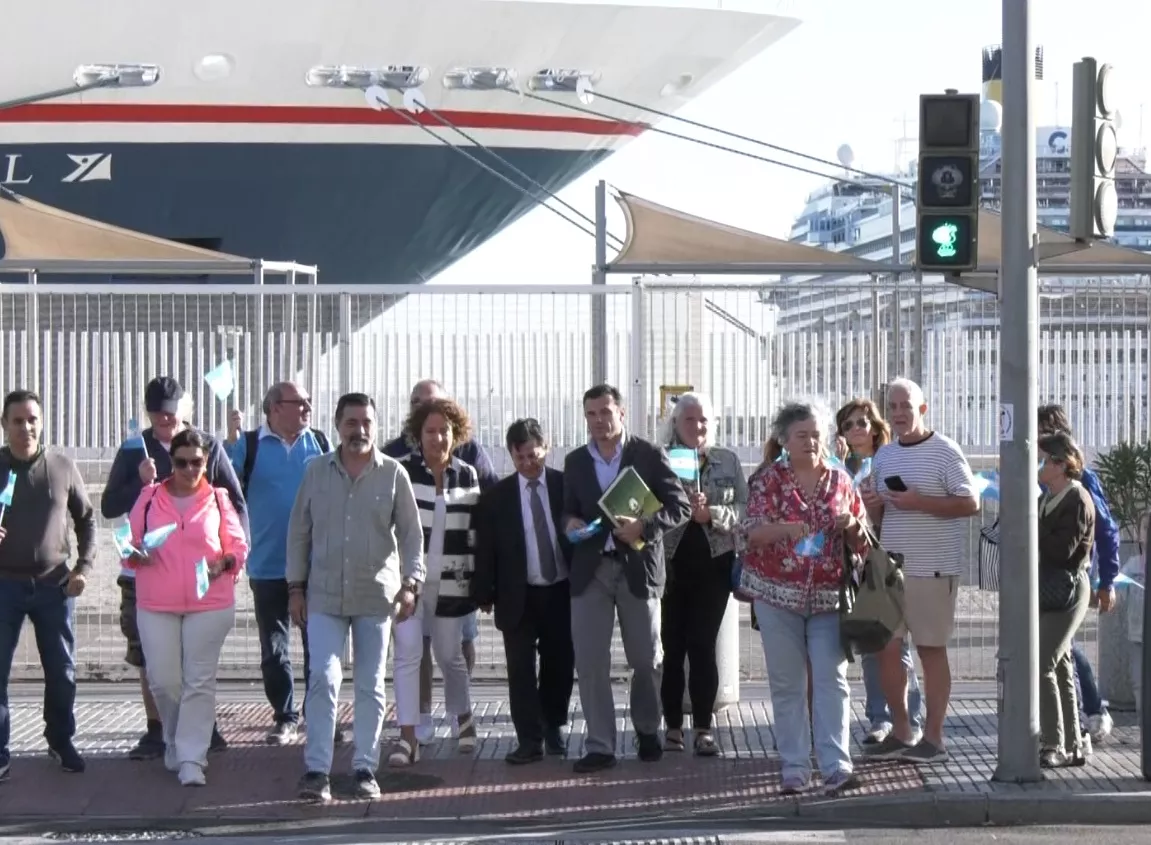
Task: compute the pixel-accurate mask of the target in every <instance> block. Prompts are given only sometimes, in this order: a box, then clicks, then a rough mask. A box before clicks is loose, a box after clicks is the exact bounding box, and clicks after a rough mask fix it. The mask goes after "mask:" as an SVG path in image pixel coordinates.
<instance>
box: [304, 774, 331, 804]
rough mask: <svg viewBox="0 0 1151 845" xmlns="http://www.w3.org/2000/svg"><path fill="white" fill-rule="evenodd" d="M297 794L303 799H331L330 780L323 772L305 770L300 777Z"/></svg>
mask: <svg viewBox="0 0 1151 845" xmlns="http://www.w3.org/2000/svg"><path fill="white" fill-rule="evenodd" d="M299 795H300V797H301V798H303V799H304V800H305V801H331V800H332V782H331V780H330V779H329V778H328V776H327V775H326V774H324V773H323V772H307V773H305V775H304V776H303V777H302V778H300V791H299Z"/></svg>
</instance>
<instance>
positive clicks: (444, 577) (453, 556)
mask: <svg viewBox="0 0 1151 845" xmlns="http://www.w3.org/2000/svg"><path fill="white" fill-rule="evenodd" d="M400 464H401V466H403V468H404V469H405V470H407V473H408V477H409V478H410V479H411V480H412V490H413V492H415V494H416V504H417V505H418V506H419V510H420V525H421V526H422V528H423V531H424V554H427V552H428V547H429V544H430V542H431V539H432V526H433V524H434V523H435V518H436V479H435V477H434V476H433V475H432V471H431V470H430V469H428V466H427V464H425V463H424V458H423V455H422V454H421V453H420V452H419V450H416V451H414V452H412V453H411V454H410V455H408V456H407V457H405V458H404V459H403V460H401V461H400ZM443 497H444V502H445V504H446V505H447V518H446V521H445V523H444V550H443V555H442V557H441V561H442V568H441V570H440V588H439V598H438V599H437V601H436V616H448V617H459V616H467V615H468V614H469V613H471V612H472V611H473V610H475V609H476V606H475V603H474V602H472V600H471V597H470V595H469V592H468V591H469V587H470V586H471V580H472V573H473V572H474V571H475V530H474V529H473V528H472V513H473V511H475V508H476V504H477V503H478V502H479V500H480V483H479V475H478V473H477V472H476V469H475V467H473V466H472V465H471V464H467V463H464V462H463V461H461V460H460V459H459V458H456V457H453V458H452V461H451V463H450V464H448V466H447V468H446V469H445V470H444V491H443Z"/></svg>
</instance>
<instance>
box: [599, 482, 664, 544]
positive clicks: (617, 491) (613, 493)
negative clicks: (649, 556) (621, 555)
mask: <svg viewBox="0 0 1151 845" xmlns="http://www.w3.org/2000/svg"><path fill="white" fill-rule="evenodd" d="M599 506H600V509H601V510H602V511H603V512H604V513H605V514H607V518H608V519H609V520H611V523H612V525H614V526H615V527H616V528H618V527H619V524H620V523H619V518H620V517H621V516H626V517H631V518H632V519H643V518H644V517H645V516H651V515H652V514H654V513H658V512H659V511H660V510H662V509H663V503H662V502H660V500H659V499H657V498H656V497H655V493H653V492H651V488H650V487H648V486H647V484H645V483H644V480H643V479H642V478H640V477H639V473H638V472H636V471H635V469H634V468H633V467H624V468H623V469H621V470H620V472H619V475H617V476H616V478H615V481H613V482H612V483H611V486H610V487H608V488H607V491H606V492H605V493H604V494H603V497H602V498H601V499H600V500H599ZM643 547H644V542H643V540H636V541H635V543H633V544H632V548H633V549H635V550H636V551H637V552H638V551H639V550H640V549H642V548H643Z"/></svg>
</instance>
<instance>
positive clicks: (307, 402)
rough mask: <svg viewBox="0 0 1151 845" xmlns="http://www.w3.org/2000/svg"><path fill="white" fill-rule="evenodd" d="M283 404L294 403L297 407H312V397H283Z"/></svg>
mask: <svg viewBox="0 0 1151 845" xmlns="http://www.w3.org/2000/svg"><path fill="white" fill-rule="evenodd" d="M280 404H281V405H294V406H295V407H297V408H310V407H312V400H311V399H281V400H280Z"/></svg>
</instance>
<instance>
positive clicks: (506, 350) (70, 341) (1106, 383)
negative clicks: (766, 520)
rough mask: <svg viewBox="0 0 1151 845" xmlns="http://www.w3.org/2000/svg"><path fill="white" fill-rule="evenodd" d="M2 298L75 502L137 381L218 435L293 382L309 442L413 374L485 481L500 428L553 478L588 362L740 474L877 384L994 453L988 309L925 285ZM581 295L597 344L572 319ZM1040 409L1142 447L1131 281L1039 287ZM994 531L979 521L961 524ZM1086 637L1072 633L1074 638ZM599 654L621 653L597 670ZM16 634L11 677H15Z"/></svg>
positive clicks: (100, 664) (1142, 332)
mask: <svg viewBox="0 0 1151 845" xmlns="http://www.w3.org/2000/svg"><path fill="white" fill-rule="evenodd" d="M155 290H156V288H155V287H154V286H144V285H121V286H116V287H114V288H113V287H104V288H91V287H88V288H81V287H78V286H64V285H56V286H52V285H43V284H40V285H34V286H18V285H6V286H4V287H3V288H0V378H2V379H3V383H4V389H5V390H8V389H12V388H14V387H17V386H35V387H37V388H38V389H39V390H40V391H41V393H42V395H43V396H44V404H45V420H46V434H45V437H46V440H47V442H48V443H50V444H52V445H53V446H57V447H61V448H63V449H65V450H66V451H67V452H68V453H69V454H71V455H73V456H74V457H75V458H76V459H77V460H78V462H79V464H80V466H81V469H82V471H83V473H84V477H85V479H86V481H87V483H88V485H89V490H90V493H91V495H92V497H93V500H94V501H97V502H98V501H99V497H100V493H101V491H102V489H103V484H104V480H105V477H106V474H107V472H108V469H109V467H110V465H111V461H112V458H113V456H114V454H115V452H116V449H117V448H118V446H119V445H120V443H121V442H122V441H123V439H124V436H125V432H126V429H127V425H128V420H129V419H132V418H138V417H140V416H141V415H142V413H143V409H142V407H141V403H142V396H143V389H144V385H145V384H146V383H147V381H148V380H149V379H150V378H152V377H153V376H155V375H159V374H169V375H174V376H175V377H176V378H178V379H179V380H180V382H181V383H182V384H183V385H184V386H185V387H186V389H188V390H190V391H191V392H192V394H193V395H194V397H195V399H196V402H197V411H196V414H195V421H196V423H197V424H198V425H200V426H201V427H202V428H204V429H206V430H208V431H210V432H222V431H223V430H224V427H225V420H226V416H227V412H228V410H229V409H230V408H232V407H239V408H241V409H242V410H244V411H245V414H246V418H247V421H248V423H249V424H250V425H255V424H256V423H257V422H258V420H257V415H258V407H259V402H260V399H261V397H262V394H263V391H264V389H265V388H266V386H267V385H268V384H270V383H271V382H273V381H276V380H279V379H284V378H295V379H298V380H301V381H302V382H303V383H304V384H306V385H307V386H308V387H309V389H310V390H311V393H312V396H313V399H314V406H315V411H314V424H315V425H316V426H318V427H320V428H324V429H330V428H331V416H332V411H333V409H334V406H335V401H336V398H337V397H338V396H339V395H340V394H341V393H344V392H346V391H348V390H352V389H354V390H364V391H366V392H368V393H370V394H372V395H373V396H374V397H375V399H376V402H377V404H378V411H379V418H380V428H381V436H385V435H389V434H391V433H393V432H397V431H398V430H399V427H400V425H401V422H402V419H403V417H404V416H405V414H406V412H407V408H408V396H409V392H410V389H411V385H412V384H413V383H414V382H415V381H417V380H419V379H421V378H428V377H434V378H436V379H438V380H439V381H440V382H442V383H443V384H444V385H445V386H446V387H447V389H448V390H449V391H450V392H451V393H452V394H453V395H454V396H455V397H456V398H457V399H458V400H459V401H460V402H461V403H462V404H463V405H464V407H466V408H467V409H468V411H469V412H470V414H471V415H472V417H473V423H474V428H475V434H476V437H477V438H478V439H479V441H480V442H481V443H482V444H483V445H484V446H485V447H487V449H488V451H489V453H490V454H491V456H492V458H493V460H494V462H495V464H496V467H497V469H498V470H500V471H502V472H508V471H511V464H510V461H509V460H508V458H507V455H506V452H505V450H504V449H503V447H502V442H503V432H504V430H505V428H506V426H507V424H508V423H509V422H510V421H511V420H513V419H515V418H517V417H521V416H526V415H530V416H535V417H537V418H539V419H540V420H542V421H543V422H544V424H545V426H546V427H547V429H548V431H549V433H550V436H551V438H552V441H553V443H554V446H553V451H552V453H551V456H550V461H551V463H553V464H554V465H556V466H559V465H561V464H562V461H563V456H564V455H565V454H566V452H567V451H568V450H570V449H571V448H573V447H576V446H578V445H580V444H582V443H583V442H584V441H585V439H586V435H585V430H584V422H583V416H582V408H581V401H580V397H581V395H582V393H583V391H584V390H585V389H586V388H587V387H588V386H589V385H590V384H591V383H592V382H593V375H594V374H593V372H592V357H593V356H592V350H593V349H596V348H598V349H602V350H605V351H606V355H605V356H604V357H605V361H606V364H605V366H606V377H607V380H608V381H610V382H612V383H614V384H616V385H618V386H619V387H620V389H621V390H622V391H623V392H624V394H625V396H626V404H627V408H626V414H627V424H628V425H629V427H630V428H631V429H632V430H634V431H637V432H640V433H643V434H646V435H649V436H657V435H658V427H659V421H660V417H661V410H662V409H661V408H660V401H661V390H660V388H661V386H668V387H671V386H675V387H682V386H691V387H693V388H695V389H697V390H703V391H706V392H707V393H709V394H710V395H711V396H712V398H713V400H714V402H715V405H716V408H717V409H718V412H719V414H720V416H721V419H720V420H719V434H718V440H719V442H721V443H723V444H725V445H728V446H730V447H732V448H735V449H736V450H737V451H739V453H740V454H741V455H742V457H743V460H744V462H745V463H746V464H747V465H748V467H749V469H750V468H751V467H753V466H754V465H755V464H756V463H757V462H758V460H759V456H760V454H761V452H762V448H763V444H764V441H765V440H766V438H767V433H768V427H769V423H770V419H771V415H772V412H773V410H774V409H775V408H776V407H778V405H779V404H780V403H781V402H782V401H784V400H786V399H788V398H794V397H799V396H809V397H817V398H819V399H821V400H822V401H824V402H825V403H826V404H827V405H828V406H830V407H831V408H835V407H836V406H837V405H838V404H840V403H842V402H843V401H845V400H846V399H848V398H851V397H854V396H870V397H875V398H879V397H881V396H882V392H883V389H884V385H885V384H886V383H887V382H888V381H890V380H891V379H892V378H894V377H895V376H897V375H911V376H912V377H915V378H917V379H918V380H919V381H920V382H921V383H922V385H923V387H924V390H925V392H926V395H927V401H928V406H929V412H928V413H929V420H930V423H931V425H932V426H933V427H935V428H937V429H939V430H941V431H943V432H946V433H948V434H949V435H951V436H953V437H954V438H955V439H956V440H958V441H959V442H960V443H961V444H962V446H963V447H964V449H965V450H966V452H967V454H968V456H969V457H970V459H971V461H972V464H973V466H974V467H975V468H976V469H981V468H990V467H993V466H994V464H995V462H996V460H997V452H998V435H997V432H998V423H997V419H998V417H997V415H998V396H997V390H998V350H999V331H1000V328H999V318H998V306H997V303H996V300H995V299H994V297H992V296H989V295H986V294H982V293H978V292H974V291H967V290H964V289H961V288H956V287H952V286H944V285H942V284H926V285H923V286H916V285H909V284H907V283H904V284H902V285H896V284H894V283H888V284H870V283H856V284H832V285H828V284H821V285H799V284H792V283H780V282H774V283H760V282H747V283H725V284H711V283H701V282H694V281H693V282H676V281H667V280H659V281H655V280H633V281H632V282H630V283H625V284H619V285H616V284H612V285H608V286H606V287H605V286H600V287H593V286H590V285H588V286H566V287H555V288H547V287H545V286H538V287H530V288H526V287H516V288H512V287H500V286H484V287H483V288H479V287H467V288H464V287H451V288H448V287H440V286H434V285H428V286H422V287H410V288H406V287H405V288H394V287H388V288H355V289H351V288H329V287H325V286H320V287H310V288H301V287H298V286H297V287H286V286H284V287H281V286H274V285H263V286H258V287H257V286H236V285H215V284H196V285H165V286H164V288H163V292H162V293H156V292H155ZM599 297H602V298H603V299H604V301H605V306H606V311H607V320H606V331H605V332H604V333H603V334H602V336H595V335H593V332H592V328H591V327H592V320H591V312H592V304H593V302H594V301H595V300H596V298H599ZM1041 297H1042V300H1041V302H1042V308H1041V311H1042V326H1041V331H1040V340H1039V342H1040V344H1041V346H1040V351H1041V371H1040V394H1041V399H1042V400H1043V401H1052V402H1061V403H1063V404H1064V405H1065V406H1066V407H1067V408H1068V410H1069V411H1070V413H1071V417H1072V422H1073V424H1074V425H1075V427H1076V429H1077V431H1078V432H1079V435H1080V438H1081V440H1082V441H1083V443H1084V444H1085V447H1086V448H1087V450H1088V452H1089V453H1098V452H1099V451H1101V450H1106V449H1107V448H1109V447H1110V446H1112V445H1113V444H1115V443H1117V442H1119V441H1122V440H1144V439H1147V438H1148V437H1149V434H1151V418H1149V414H1148V401H1147V398H1148V384H1149V381H1151V368H1149V362H1148V348H1149V338H1151V332H1149V325H1148V323H1149V320H1151V290H1149V288H1148V287H1147V286H1146V285H1144V284H1141V283H1140V281H1139V280H1133V279H1122V280H1094V281H1092V282H1082V281H1079V282H1075V283H1067V282H1045V283H1044V284H1043V286H1042V294H1041ZM225 358H227V359H230V360H231V361H232V362H233V366H234V370H235V372H236V379H237V385H236V392H235V393H234V394H233V396H232V398H230V399H229V400H228V401H226V402H225V401H217V400H216V399H215V398H214V397H213V396H212V395H211V393H210V392H209V390H208V387H207V385H206V384H205V383H204V380H203V374H204V373H205V372H207V371H208V370H209V369H211V368H212V367H213V366H214V365H215V364H218V363H219V362H220V361H221V360H223V359H225ZM993 516H994V513H993V508H991V509H989V512H985V513H984V515H983V517H982V520H983V521H987V520H990V519H992V518H993ZM979 527H980V522H979V520H973V521H972V524H971V530H970V532H969V539H968V541H967V544H966V552H967V558H968V560H969V566H968V572H967V576H966V577H965V579H964V586H963V589H962V593H961V600H960V610H959V617H960V622H959V631H958V635H957V638H956V641H955V643H954V645H953V647H952V660H953V667H954V671H955V674H956V676H957V677H960V678H978V679H986V678H991V677H994V672H995V650H996V644H997V620H996V617H997V612H998V609H997V601H996V599H997V596H996V594H994V593H989V592H981V591H980V590H979V589H978V587H977V584H978V572H977V554H976V550H977V537H978V529H979ZM109 535H110V530H109V526H108V525H106V524H101V550H100V556H99V559H98V561H97V564H96V567H95V574H94V577H93V579H92V583H91V584H90V587H89V589H88V591H87V592H86V593H85V596H84V597H83V598H82V600H81V601H80V602H79V606H78V609H77V639H78V653H79V663H80V669H81V672H82V674H83V675H84V676H85V677H89V678H112V679H114V678H119V677H123V676H124V675H125V673H126V672H127V671H128V669H127V667H126V666H124V665H123V663H122V655H123V644H122V640H121V637H120V633H119V628H118V615H117V614H118V610H117V608H118V603H119V592H118V589H117V587H116V584H115V580H116V575H117V571H118V565H117V562H116V558H115V554H114V552H113V550H112V545H111V541H110V536H109ZM238 595H239V605H238V611H239V612H238V616H237V624H236V629H235V631H234V632H233V633H232V635H231V636H230V637H229V640H228V642H227V644H226V646H225V649H224V653H223V656H222V659H221V669H222V671H223V672H224V673H226V674H228V675H231V676H242V677H246V678H251V679H255V678H256V677H257V676H258V672H259V670H258V666H259V645H258V640H257V637H256V630H255V623H254V619H253V616H252V610H251V601H250V595H249V593H248V590H247V589H246V588H243V587H241V589H240V590H239V593H238ZM744 622H745V624H744V626H743V628H744V630H743V637H742V655H741V656H742V660H741V664H742V674H743V675H744V676H745V677H756V678H758V677H762V676H763V674H764V667H763V658H762V653H761V649H760V647H759V645H758V641H757V639H756V638H755V635H754V634H753V633H752V632H751V631H750V629H749V627H748V625H747V624H746V619H745V620H744ZM1086 636H1087V638H1088V639H1091V638H1092V637H1093V630H1092V629H1091V628H1089V629H1088V630H1087V631H1086ZM477 651H478V663H477V671H478V673H480V674H489V675H499V674H502V672H503V665H504V663H503V655H502V645H501V643H500V639H499V637H498V636H497V635H496V632H495V631H494V629H492V628H491V626H490V621H489V620H488V619H486V618H484V619H482V621H481V633H480V640H479V642H478V644H477ZM619 659H620V660H621V661H622V656H620V658H619ZM38 671H39V670H38V665H37V657H36V653H35V647H34V643H33V640H32V637H31V632H30V631H26V635H25V637H24V639H23V641H22V645H21V648H20V649H19V651H18V653H17V658H16V663H15V672H16V673H17V674H18V675H24V676H28V675H35V674H37V673H38Z"/></svg>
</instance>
